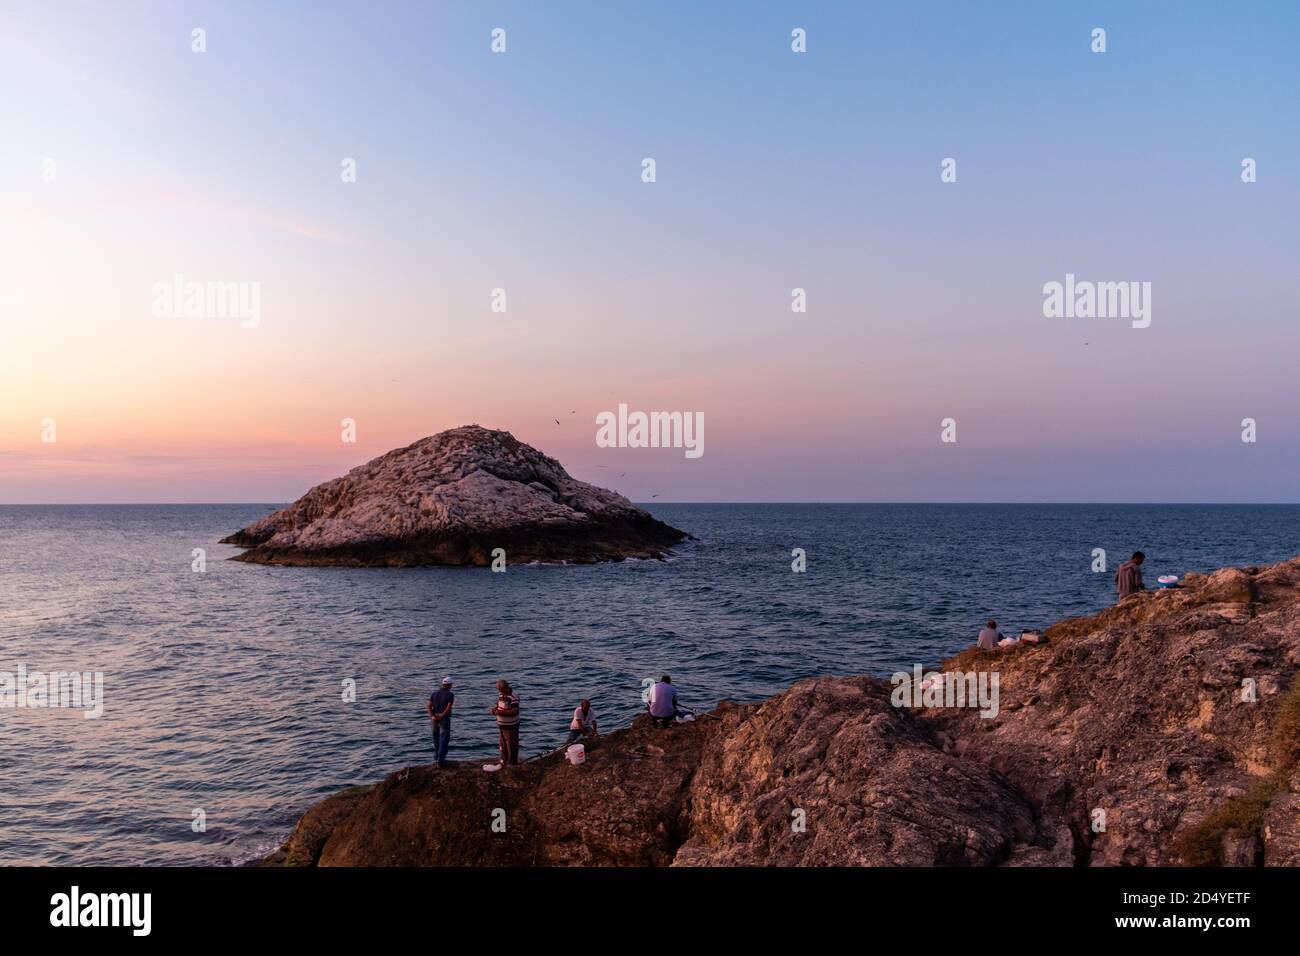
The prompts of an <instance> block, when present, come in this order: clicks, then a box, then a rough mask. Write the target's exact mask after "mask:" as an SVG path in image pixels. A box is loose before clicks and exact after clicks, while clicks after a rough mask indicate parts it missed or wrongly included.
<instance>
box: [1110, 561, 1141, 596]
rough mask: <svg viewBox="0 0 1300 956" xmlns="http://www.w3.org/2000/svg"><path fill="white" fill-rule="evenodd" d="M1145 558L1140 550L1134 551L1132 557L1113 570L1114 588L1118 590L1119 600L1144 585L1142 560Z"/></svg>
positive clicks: (1134, 592) (1139, 589)
mask: <svg viewBox="0 0 1300 956" xmlns="http://www.w3.org/2000/svg"><path fill="white" fill-rule="evenodd" d="M1146 559H1147V556H1146V555H1145V554H1143V553H1142V552H1141V551H1134V552H1133V557H1131V558H1129V559H1128V560H1127V561H1125V562H1124V563H1123V564H1121V565H1120V566H1119V568H1118V569H1117V570H1116V571H1115V588H1116V590H1117V591H1119V600H1120V601H1122V600H1124V599H1125V598H1126V597H1128V596H1129V595H1130V594H1137V592H1138V591H1141V590H1142V589H1143V588H1144V587H1145V585H1143V583H1142V562H1143V561H1145V560H1146Z"/></svg>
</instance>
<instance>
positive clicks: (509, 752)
mask: <svg viewBox="0 0 1300 956" xmlns="http://www.w3.org/2000/svg"><path fill="white" fill-rule="evenodd" d="M488 713H489V714H491V715H492V716H494V717H495V718H496V719H497V734H498V736H499V737H500V739H501V766H503V767H509V766H513V765H514V764H517V763H519V695H518V694H516V693H515V692H514V690H513V689H512V688H511V687H510V682H509V681H504V680H499V681H497V702H496V704H495V706H493V708H492V709H491V710H489V711H488Z"/></svg>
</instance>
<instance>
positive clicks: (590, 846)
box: [265, 559, 1300, 866]
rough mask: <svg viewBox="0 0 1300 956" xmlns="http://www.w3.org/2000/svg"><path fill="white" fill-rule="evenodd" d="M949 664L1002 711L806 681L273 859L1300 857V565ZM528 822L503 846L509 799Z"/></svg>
mask: <svg viewBox="0 0 1300 956" xmlns="http://www.w3.org/2000/svg"><path fill="white" fill-rule="evenodd" d="M1043 636H1044V638H1045V642H1044V643H1041V644H1038V645H1029V644H1023V645H1020V646H1018V647H1014V648H1009V649H1006V650H1001V651H975V650H969V651H964V652H963V653H961V654H959V655H957V656H956V657H954V658H952V659H950V660H949V661H946V662H945V663H944V665H943V668H942V669H943V671H944V672H945V673H952V674H954V676H955V675H956V674H963V675H969V674H972V673H975V674H978V672H981V671H983V672H987V673H988V674H989V675H990V676H991V675H992V674H994V673H996V675H997V678H998V698H999V699H998V708H997V714H996V716H983V717H982V716H980V715H979V713H978V712H977V711H976V710H975V709H973V708H935V707H915V708H913V707H906V706H904V707H896V706H894V703H893V701H892V700H891V693H892V691H893V688H892V687H891V685H890V684H888V683H886V682H882V681H878V680H875V679H872V678H868V677H848V678H829V677H823V678H814V679H809V680H804V681H801V682H799V683H797V684H795V685H794V686H793V687H792V688H790V689H789V690H787V691H785V692H784V693H782V694H780V695H778V696H776V697H774V698H772V699H770V700H768V701H765V702H763V703H760V704H747V705H737V704H731V703H723V704H722V705H720V706H719V707H718V709H717V710H716V711H715V712H714V713H713V714H712V715H710V716H711V718H712V719H704V720H698V721H695V722H693V723H686V724H679V725H677V726H675V727H673V728H671V729H667V730H654V729H652V728H650V727H649V726H647V725H646V723H645V719H644V718H638V720H637V721H636V723H635V724H634V725H633V727H632V728H630V729H628V730H623V731H618V732H615V733H613V734H609V735H607V736H604V737H601V738H600V739H599V740H597V741H596V742H594V743H593V744H592V745H591V746H590V747H589V750H588V759H587V762H586V763H584V764H582V765H580V766H576V767H575V766H570V765H569V764H567V763H566V762H564V760H563V759H562V757H561V756H560V755H558V754H555V755H551V756H548V757H543V758H541V759H538V760H535V761H532V762H530V763H527V764H524V765H523V766H520V767H517V768H507V769H505V770H503V771H501V772H499V773H495V774H486V773H483V772H482V771H481V770H479V769H478V766H477V765H476V764H474V765H457V766H454V767H453V768H452V769H449V770H444V771H438V770H434V769H430V768H427V767H412V768H407V769H406V770H402V771H399V772H398V773H395V774H391V775H389V776H388V778H386V779H385V780H384V781H383V782H382V783H379V784H376V785H372V786H369V787H361V788H354V789H353V790H350V791H345V792H344V793H342V794H339V795H337V796H334V797H331V798H329V799H327V800H325V801H324V802H322V803H320V804H318V805H317V806H316V807H314V808H312V809H311V810H310V811H309V812H308V813H307V814H306V815H305V816H304V817H303V818H302V821H301V822H300V823H299V825H298V827H297V829H296V830H295V831H294V833H293V834H292V835H291V836H290V838H289V840H288V842H287V843H286V844H285V846H284V847H283V848H282V849H281V850H280V851H279V852H278V853H276V854H274V855H273V856H272V857H270V858H268V859H267V860H266V861H265V862H266V864H268V865H530V864H536V865H565V864H585V865H647V864H648V865H668V864H672V865H679V866H680V865H755V864H758V865H812V866H818V865H846V864H847V865H975V866H984V865H1012V866H1043V865H1052V866H1078V865H1129V864H1145V865H1178V864H1185V863H1202V864H1215V863H1218V864H1225V865H1282V866H1294V865H1296V864H1297V862H1300V824H1298V823H1297V820H1298V819H1300V813H1298V811H1300V768H1298V760H1300V683H1297V682H1295V681H1294V680H1293V678H1294V675H1295V672H1296V667H1297V665H1298V664H1300V559H1293V560H1291V561H1286V562H1283V563H1281V564H1278V565H1274V566H1272V567H1268V568H1244V569H1235V568H1229V569H1224V570H1221V571H1217V572H1215V573H1214V574H1211V575H1194V574H1189V575H1187V577H1186V578H1185V579H1184V586H1183V587H1181V588H1177V589H1169V590H1164V591H1154V592H1145V593H1141V594H1138V595H1134V596H1132V597H1129V598H1126V599H1125V600H1124V601H1123V602H1121V603H1120V604H1119V605H1117V606H1116V607H1113V608H1108V609H1106V610H1104V611H1102V612H1101V613H1099V614H1096V615H1092V616H1090V617H1083V618H1077V619H1073V620H1067V621H1063V622H1061V623H1059V624H1056V625H1054V626H1053V627H1051V628H1049V629H1047V631H1046V632H1045V633H1044V635H1043ZM497 807H500V808H503V809H505V810H506V814H507V820H508V827H507V830H506V832H505V833H494V832H493V830H492V828H491V826H490V824H491V814H492V811H493V809H494V808H497Z"/></svg>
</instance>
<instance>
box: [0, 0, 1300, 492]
mask: <svg viewBox="0 0 1300 956" xmlns="http://www.w3.org/2000/svg"><path fill="white" fill-rule="evenodd" d="M3 18H4V20H3V26H4V30H3V32H2V33H0V87H2V88H3V89H4V90H5V94H4V95H3V96H0V125H2V127H3V128H4V129H5V131H6V136H5V138H4V142H5V148H4V149H3V150H0V200H2V201H3V203H4V206H5V207H6V208H5V211H6V215H5V216H4V218H3V220H0V253H3V256H0V290H2V291H0V322H3V326H2V328H3V331H4V333H5V344H6V346H7V347H6V348H4V349H2V350H0V376H3V378H0V389H2V390H3V392H4V399H5V401H4V404H3V408H2V409H0V501H39V500H69V501H93V500H110V501H128V500H141V501H155V500H167V501H170V500H214V501H217V500H283V499H286V498H292V497H296V495H297V494H299V493H301V491H302V490H305V488H306V487H307V486H308V485H310V484H312V483H315V482H316V481H320V480H323V479H325V478H328V477H331V476H332V475H334V474H336V473H338V472H340V471H341V470H344V469H346V468H347V467H350V466H352V465H355V464H357V463H359V462H360V461H364V460H366V459H368V458H369V457H372V456H373V455H375V454H379V453H381V452H383V451H385V450H387V449H388V448H390V447H393V446H396V445H401V444H406V443H408V442H410V441H412V440H415V439H417V438H419V437H421V436H423V435H425V434H430V433H432V432H434V431H437V430H440V429H441V428H446V427H451V426H454V425H458V424H462V423H465V422H467V421H477V422H480V423H482V424H487V425H493V426H495V427H502V428H508V429H510V430H511V431H513V432H514V433H515V434H516V435H518V436H519V437H520V438H522V439H523V440H525V441H529V442H531V443H533V444H535V445H537V446H538V447H540V448H542V449H543V450H546V451H548V452H549V453H551V454H554V455H556V456H557V457H559V458H560V459H561V460H562V461H563V462H564V463H565V464H566V465H567V466H569V467H570V470H571V471H573V472H574V473H575V474H576V475H578V476H579V477H584V478H587V479H589V480H593V481H599V480H601V479H602V477H603V476H602V475H601V473H600V472H598V471H596V470H595V469H596V467H597V465H609V464H616V465H617V466H618V468H619V470H620V471H628V472H629V474H630V477H629V479H628V481H627V483H626V484H624V485H621V486H619V487H618V490H620V491H623V492H624V493H626V494H628V495H629V496H631V497H633V498H636V499H643V498H647V497H648V496H649V495H650V494H659V495H660V496H661V498H663V499H664V500H1032V501H1037V500H1041V499H1043V498H1046V499H1049V500H1141V501H1149V500H1212V501H1249V500H1265V501H1276V500H1287V501H1294V500H1298V496H1297V493H1296V490H1295V483H1294V480H1293V475H1294V474H1295V473H1296V470H1297V466H1298V465H1300V451H1298V450H1297V449H1298V448H1300V444H1298V442H1297V435H1300V412H1297V402H1296V401H1295V397H1296V389H1295V386H1294V379H1295V368H1296V359H1297V354H1298V351H1297V348H1298V346H1300V335H1298V334H1297V331H1296V316H1297V311H1298V308H1300V293H1298V292H1297V289H1296V287H1295V283H1294V282H1293V281H1292V276H1293V275H1294V273H1295V266H1294V262H1293V258H1294V250H1295V248H1296V242H1295V230H1296V225H1295V224H1296V222H1297V220H1300V208H1298V207H1300V187H1298V179H1297V177H1298V176H1300V142H1297V140H1298V139H1300V126H1298V124H1297V122H1296V120H1297V108H1296V103H1297V102H1298V99H1297V93H1300V89H1298V87H1300V67H1298V66H1297V62H1298V58H1297V57H1296V56H1295V54H1294V51H1295V47H1296V43H1297V40H1300V7H1298V6H1297V5H1295V4H1291V3H1275V4H1267V3H1265V4H1252V5H1249V6H1243V7H1241V8H1237V7H1229V6H1226V5H1222V4H1186V3H1178V4H1175V3H1167V4H1166V3H1141V4H1134V3H1126V4H1070V5H1065V4H1054V3H1032V4H1031V3H997V4H993V3H989V4H970V3H908V4H872V5H866V4H784V3H743V4H740V3H734V4H686V3H668V4H650V5H635V4H631V3H604V4H597V3H528V4H522V3H521V4H477V3H476V4H469V3H463V4H462V3H444V4H418V5H417V4H401V3H382V4H376V5H373V6H372V7H362V6H359V5H356V4H330V3H324V4H312V5H311V6H310V7H309V8H308V7H305V6H302V5H289V4H248V3H221V4H175V3H167V4H162V3H159V4H149V3H131V4H125V5H119V6H114V7H107V6H104V5H101V4H58V5H50V4H43V3H42V4H36V3H17V4H9V5H7V6H6V8H5V12H4V13H3ZM195 27H202V28H203V29H205V30H206V32H207V52H206V53H204V54H202V55H197V54H195V53H193V52H192V51H191V47H190V32H191V30H192V29H193V28H195ZM495 27H502V28H504V29H505V30H506V31H507V52H506V53H505V54H501V55H493V54H492V53H491V52H490V50H489V43H490V31H491V30H492V29H493V28H495ZM795 27H802V28H804V29H806V31H807V36H808V52H807V53H806V54H794V53H792V52H791V50H790V31H791V29H793V28H795ZM1094 27H1103V28H1104V29H1105V30H1106V31H1107V51H1106V52H1105V53H1104V54H1095V53H1093V52H1092V51H1091V50H1090V48H1089V44H1090V34H1091V31H1092V29H1093V28H1094ZM647 156H650V157H653V158H654V159H655V160H656V163H657V172H658V179H657V182H655V183H653V184H645V183H642V182H641V181H640V179H639V172H640V163H641V160H642V158H643V157H647ZM1247 156H1249V157H1253V158H1254V159H1255V160H1256V161H1257V163H1258V170H1259V179H1258V182H1256V183H1252V184H1249V185H1247V184H1243V183H1242V182H1241V181H1240V175H1239V174H1240V163H1241V160H1242V158H1243V157H1247ZM47 157H53V158H55V159H57V162H58V179H57V182H55V183H48V182H42V181H41V179H40V178H39V172H40V168H41V162H42V160H43V159H45V158H47ZM345 157H352V158H355V159H356V160H357V164H358V166H357V168H358V180H357V182H356V183H355V184H343V183H341V182H340V177H339V169H340V162H341V160H342V159H343V158H345ZM944 157H954V158H955V159H956V160H957V164H958V181H957V182H956V183H948V184H944V183H941V182H940V180H939V163H940V161H941V160H942V159H943V158H944ZM177 272H181V273H184V274H186V275H188V276H191V277H198V278H209V279H228V278H233V279H247V280H250V281H256V282H259V283H260V284H261V287H262V289H263V295H264V298H265V301H266V318H265V322H264V323H263V324H262V327H260V328H258V329H256V330H253V331H249V330H240V329H238V328H237V327H236V326H233V325H231V324H222V323H217V322H213V323H206V324H201V325H180V324H176V323H174V322H173V323H171V324H168V323H166V322H161V321H160V320H158V319H156V318H154V317H152V316H150V315H149V314H148V313H147V306H143V305H142V303H143V302H145V300H146V297H145V294H144V292H143V291H142V290H147V289H148V288H149V286H150V285H151V284H152V283H154V282H156V281H158V280H159V279H168V278H170V277H171V276H172V275H174V274H175V273H177ZM1067 272H1072V273H1074V274H1076V275H1078V276H1080V277H1081V278H1091V279H1095V280H1100V281H1117V280H1119V281H1127V280H1141V281H1150V282H1151V283H1152V286H1153V300H1154V309H1153V311H1154V315H1153V322H1152V325H1151V327H1150V328H1148V329H1143V330H1135V329H1131V328H1129V327H1128V324H1127V323H1126V322H1122V321H1115V320H1102V319H1096V320H1049V319H1046V318H1044V317H1043V315H1042V313H1041V304H1042V294H1041V288H1042V285H1043V283H1045V282H1048V281H1053V280H1061V279H1062V278H1063V277H1064V275H1065V274H1066V273H1067ZM494 287H504V288H506V289H507V290H508V291H509V295H510V303H511V304H510V309H509V311H508V313H507V314H506V315H505V316H496V315H492V314H490V313H489V312H488V311H487V310H486V308H485V306H486V303H487V300H488V290H490V289H492V288H494ZM794 287H802V288H806V289H807V290H808V301H809V311H808V312H807V313H806V314H792V313H791V311H790V308H789V303H790V290H791V289H792V288H794ZM1085 343H1086V344H1085ZM623 402H626V403H628V404H630V405H631V406H632V407H641V408H646V409H658V408H663V409H682V410H692V411H701V412H703V413H704V415H705V417H706V420H707V421H708V423H709V428H708V451H707V453H706V455H705V456H704V458H702V459H699V460H698V461H688V460H685V459H684V458H683V457H682V456H681V455H679V454H676V455H675V454H672V453H670V452H667V451H663V450H632V449H612V450H611V449H599V448H597V447H596V445H595V442H594V435H595V427H594V424H593V416H594V415H595V414H596V413H597V412H599V411H601V410H607V409H613V408H615V407H617V405H618V404H619V403H623ZM570 410H574V411H576V412H577V413H578V414H577V415H575V417H574V420H573V421H572V422H570V421H569V420H568V419H564V425H563V426H561V427H559V428H558V429H557V427H556V426H555V425H554V424H553V420H554V418H555V417H562V415H563V413H564V412H568V411H570ZM344 416H349V417H352V418H355V419H356V420H357V421H358V422H359V423H360V429H359V432H360V435H361V438H360V440H359V442H358V443H357V444H354V445H341V444H340V443H339V440H338V432H339V421H340V419H341V418H342V417H344ZM947 416H952V417H955V418H956V419H957V421H958V423H959V431H958V434H959V440H958V442H957V443H956V444H955V445H953V446H942V445H940V444H939V443H938V436H939V431H940V430H939V422H940V420H941V419H942V418H944V417H947ZM1246 416H1251V417H1254V418H1256V419H1257V421H1258V422H1259V441H1258V442H1257V443H1255V444H1253V445H1247V444H1244V443H1242V442H1241V441H1240V438H1239V434H1240V430H1241V429H1240V424H1239V423H1240V421H1241V420H1242V418H1243V417H1246ZM47 417H49V418H53V419H55V420H57V421H58V422H59V426H60V427H59V441H58V444H57V445H54V446H50V445H43V444H42V443H41V442H40V441H39V434H40V431H39V423H40V422H41V421H42V420H44V419H45V418H47Z"/></svg>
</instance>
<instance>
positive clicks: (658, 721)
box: [646, 674, 678, 727]
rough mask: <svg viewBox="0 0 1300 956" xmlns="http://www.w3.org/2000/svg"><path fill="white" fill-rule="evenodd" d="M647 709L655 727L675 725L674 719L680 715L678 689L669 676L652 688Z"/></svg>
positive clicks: (662, 678)
mask: <svg viewBox="0 0 1300 956" xmlns="http://www.w3.org/2000/svg"><path fill="white" fill-rule="evenodd" d="M646 709H647V710H649V711H650V722H651V723H652V724H653V725H654V726H656V727H671V726H672V725H673V718H675V717H676V716H677V714H678V710H677V688H676V687H674V686H673V679H672V678H671V677H669V676H668V675H667V674H664V675H663V676H662V677H660V678H659V681H658V682H657V683H656V684H655V685H654V686H653V687H651V688H650V699H649V700H648V701H646Z"/></svg>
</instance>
